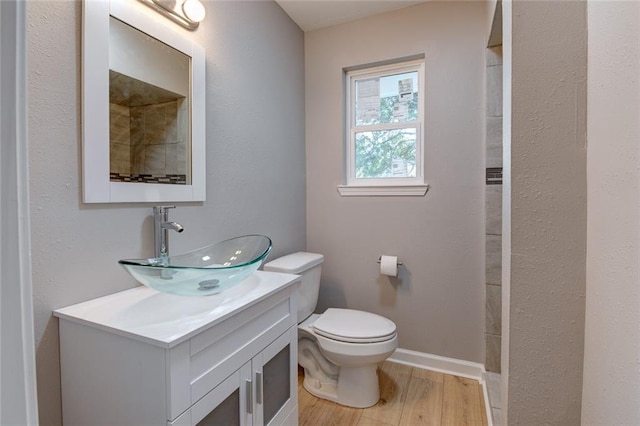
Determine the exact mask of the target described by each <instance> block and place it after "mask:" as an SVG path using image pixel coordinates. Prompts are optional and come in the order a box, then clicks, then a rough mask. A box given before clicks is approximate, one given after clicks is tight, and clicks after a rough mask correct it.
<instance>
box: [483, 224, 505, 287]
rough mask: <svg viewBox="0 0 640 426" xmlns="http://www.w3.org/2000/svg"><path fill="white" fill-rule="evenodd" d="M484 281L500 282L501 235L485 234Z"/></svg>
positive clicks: (498, 283)
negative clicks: (485, 261) (485, 260)
mask: <svg viewBox="0 0 640 426" xmlns="http://www.w3.org/2000/svg"><path fill="white" fill-rule="evenodd" d="M486 256H487V263H486V282H487V284H497V285H500V284H502V236H500V235H487V236H486Z"/></svg>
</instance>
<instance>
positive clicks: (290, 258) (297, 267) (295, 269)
mask: <svg viewBox="0 0 640 426" xmlns="http://www.w3.org/2000/svg"><path fill="white" fill-rule="evenodd" d="M323 261H324V256H323V255H321V254H316V253H307V252H304V251H299V252H297V253H291V254H288V255H286V256H282V257H279V258H277V259H275V260H272V261H271V262H269V263H265V265H264V270H265V271H272V272H286V273H289V274H300V273H302V272H304V271H306V270H308V269H311V268H313V267H314V266H316V265H319V264H321V263H322V262H323Z"/></svg>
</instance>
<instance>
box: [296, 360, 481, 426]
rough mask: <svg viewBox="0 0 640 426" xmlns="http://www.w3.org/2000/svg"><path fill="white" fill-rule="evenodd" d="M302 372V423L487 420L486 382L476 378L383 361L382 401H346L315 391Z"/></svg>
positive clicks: (361, 425) (343, 425) (372, 425)
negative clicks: (367, 403) (362, 404)
mask: <svg viewBox="0 0 640 426" xmlns="http://www.w3.org/2000/svg"><path fill="white" fill-rule="evenodd" d="M302 377H303V376H302V373H301V372H299V373H298V410H299V425H300V426H318V425H322V426H327V425H340V426H419V425H436V426H440V425H443V426H444V425H446V426H465V425H468V426H485V425H487V417H486V412H485V407H484V398H483V395H482V385H480V384H479V383H478V382H477V381H475V380H470V379H465V378H462V377H457V376H451V375H448V374H442V373H436V372H433V371H428V370H422V369H419V368H413V367H409V366H406V365H402V364H396V363H393V362H388V361H387V362H385V363H384V364H383V366H382V368H381V370H380V371H379V377H380V401H378V403H377V404H376V405H374V406H373V407H370V408H365V409H361V408H351V407H345V406H342V405H339V404H336V403H333V402H330V401H327V400H324V399H319V398H316V397H314V396H312V395H311V394H310V393H309V392H307V391H306V390H305V389H304V387H303V386H302Z"/></svg>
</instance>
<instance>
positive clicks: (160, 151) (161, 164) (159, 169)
mask: <svg viewBox="0 0 640 426" xmlns="http://www.w3.org/2000/svg"><path fill="white" fill-rule="evenodd" d="M144 155H145V157H144V171H145V173H147V174H152V175H161V174H166V173H165V168H166V147H165V145H147V146H146V148H145V153H144Z"/></svg>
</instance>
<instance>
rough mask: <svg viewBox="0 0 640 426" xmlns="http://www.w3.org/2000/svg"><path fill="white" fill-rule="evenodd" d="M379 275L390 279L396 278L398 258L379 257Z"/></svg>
mask: <svg viewBox="0 0 640 426" xmlns="http://www.w3.org/2000/svg"><path fill="white" fill-rule="evenodd" d="M380 274H382V275H388V276H390V277H397V276H398V258H397V257H396V256H386V255H382V256H380Z"/></svg>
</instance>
